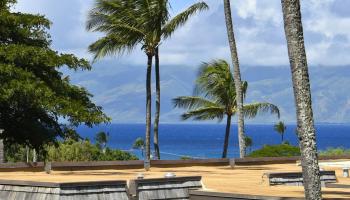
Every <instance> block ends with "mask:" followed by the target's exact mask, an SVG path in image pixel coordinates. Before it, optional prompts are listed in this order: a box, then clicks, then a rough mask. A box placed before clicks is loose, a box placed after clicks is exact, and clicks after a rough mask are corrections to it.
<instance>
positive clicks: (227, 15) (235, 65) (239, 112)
mask: <svg viewBox="0 0 350 200" xmlns="http://www.w3.org/2000/svg"><path fill="white" fill-rule="evenodd" d="M224 10H225V21H226V28H227V36H228V40H229V45H230V51H231V58H232V64H233V78H234V81H235V85H236V93H237V96H236V98H237V117H238V142H239V153H240V157H241V158H243V157H244V156H245V155H246V146H245V139H244V137H245V135H244V113H243V92H242V89H241V87H240V85H241V84H242V83H241V82H242V81H241V72H240V68H239V60H238V53H237V46H236V40H235V34H234V32H233V22H232V15H231V5H230V0H224Z"/></svg>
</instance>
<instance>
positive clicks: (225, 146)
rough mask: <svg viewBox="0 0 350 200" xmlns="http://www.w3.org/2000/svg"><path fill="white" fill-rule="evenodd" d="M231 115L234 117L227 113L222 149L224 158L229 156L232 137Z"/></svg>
mask: <svg viewBox="0 0 350 200" xmlns="http://www.w3.org/2000/svg"><path fill="white" fill-rule="evenodd" d="M231 117H232V116H231V115H227V122H226V132H225V141H224V149H223V151H222V158H226V157H227V149H228V142H229V139H230V131H231Z"/></svg>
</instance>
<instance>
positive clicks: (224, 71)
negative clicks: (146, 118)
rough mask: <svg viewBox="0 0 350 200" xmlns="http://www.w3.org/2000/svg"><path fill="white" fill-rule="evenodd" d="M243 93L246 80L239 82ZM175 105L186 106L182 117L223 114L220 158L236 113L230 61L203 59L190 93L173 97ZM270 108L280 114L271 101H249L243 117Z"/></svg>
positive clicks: (197, 117) (211, 117) (214, 116)
mask: <svg viewBox="0 0 350 200" xmlns="http://www.w3.org/2000/svg"><path fill="white" fill-rule="evenodd" d="M241 87H242V90H243V94H244V96H245V94H246V91H247V87H248V84H247V82H243V85H242V86H241ZM173 104H174V106H175V107H179V108H185V109H188V111H187V112H186V113H184V114H183V115H182V119H183V120H187V119H190V118H192V119H194V120H210V119H218V120H219V121H221V120H222V119H223V118H224V117H225V116H226V120H227V122H226V131H225V140H224V145H223V152H222V158H226V157H227V148H228V141H229V136H230V127H231V118H232V116H234V115H235V114H236V113H237V98H236V89H235V83H234V80H233V75H232V73H231V70H230V65H229V64H228V63H227V62H226V61H224V60H215V61H212V62H210V63H203V64H202V65H201V67H200V69H199V73H198V76H197V79H196V85H195V89H194V92H193V96H180V97H177V98H175V99H173ZM268 111H270V112H271V113H273V114H277V116H278V117H279V109H278V107H277V106H275V105H273V104H271V103H266V102H265V103H251V104H246V105H244V107H243V113H244V115H245V116H246V117H249V118H253V117H255V116H256V115H257V114H258V113H260V112H268Z"/></svg>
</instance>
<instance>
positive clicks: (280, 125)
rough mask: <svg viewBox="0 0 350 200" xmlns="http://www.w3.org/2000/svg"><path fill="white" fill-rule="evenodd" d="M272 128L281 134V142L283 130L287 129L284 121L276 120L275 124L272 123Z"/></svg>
mask: <svg viewBox="0 0 350 200" xmlns="http://www.w3.org/2000/svg"><path fill="white" fill-rule="evenodd" d="M274 129H275V131H276V132H277V133H279V134H280V135H281V142H282V143H283V140H284V138H283V136H284V132H285V131H286V129H287V127H286V125H284V123H283V122H282V121H280V122H278V123H277V124H275V125H274Z"/></svg>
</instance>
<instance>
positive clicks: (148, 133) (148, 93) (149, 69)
mask: <svg viewBox="0 0 350 200" xmlns="http://www.w3.org/2000/svg"><path fill="white" fill-rule="evenodd" d="M147 58H148V60H147V77H146V134H145V136H146V141H145V146H146V147H145V149H146V156H145V168H146V169H147V170H148V169H149V167H150V166H149V165H150V159H151V148H150V136H151V99H152V94H151V92H152V91H151V76H152V74H151V73H152V58H153V56H152V55H147Z"/></svg>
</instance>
